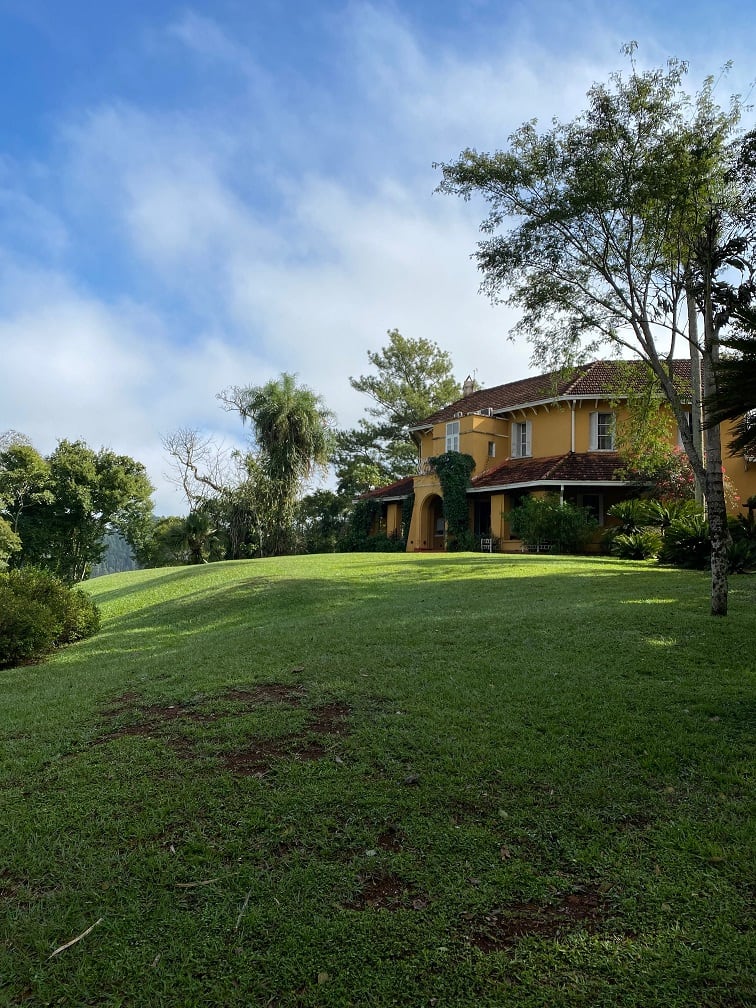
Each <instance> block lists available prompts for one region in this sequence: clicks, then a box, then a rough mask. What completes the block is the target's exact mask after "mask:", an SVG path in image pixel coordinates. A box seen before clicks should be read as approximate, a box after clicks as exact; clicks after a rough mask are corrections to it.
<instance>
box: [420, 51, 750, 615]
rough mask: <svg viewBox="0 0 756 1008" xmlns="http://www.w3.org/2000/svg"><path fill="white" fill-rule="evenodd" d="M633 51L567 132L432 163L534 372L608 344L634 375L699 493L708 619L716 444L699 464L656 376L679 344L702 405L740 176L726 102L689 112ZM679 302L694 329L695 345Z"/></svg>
mask: <svg viewBox="0 0 756 1008" xmlns="http://www.w3.org/2000/svg"><path fill="white" fill-rule="evenodd" d="M634 50H635V46H634V45H630V46H628V47H627V49H626V51H627V54H628V55H629V57H630V60H631V72H630V74H629V75H628V76H627V77H623V75H622V74H619V73H617V74H613V75H612V76H611V78H610V80H609V83H608V84H595V85H594V86H593V87H592V88H591V89H590V91H589V92H588V96H587V97H588V105H587V108H586V110H585V111H584V112H583V113H582V114H581V115H579V116H578V117H577V118H576V119H574V120H573V121H572V122H569V123H561V122H559V121H554V122H553V123H552V126H551V128H550V129H547V130H546V131H544V132H539V131H538V129H537V128H536V123H535V122H534V121H532V122H527V123H525V124H524V125H523V126H521V127H520V128H519V129H518V130H516V131H515V133H514V134H513V135H512V136H511V137H510V139H509V146H508V148H507V149H506V150H504V151H497V152H495V153H494V154H480V153H478V152H477V151H475V150H473V149H467V150H465V151H463V152H462V153H461V154H460V156H459V158H458V159H457V160H456V161H453V162H450V163H448V164H442V165H440V168H441V171H442V175H443V178H442V181H441V183H440V186H439V189H440V190H441V191H442V192H446V193H452V194H455V195H460V196H462V197H464V198H465V199H470V198H471V197H472V196H473V195H480V196H482V197H483V198H484V199H485V200H486V201H487V203H488V205H489V213H488V216H487V217H486V219H485V220H484V222H483V224H482V230H483V232H484V233H485V234H486V235H487V236H488V237H487V238H486V239H485V240H484V241H482V242H481V243H480V244H479V246H478V251H477V254H476V258H477V260H478V265H479V267H480V269H481V270H482V272H483V278H484V279H483V283H482V288H483V290H484V291H485V292H486V293H488V294H489V295H490V296H491V297H492V298H493V299H494V300H495V301H504V302H506V303H509V304H511V305H514V306H516V307H517V308H518V309H520V310H521V312H522V315H521V319H520V321H519V323H518V324H517V326H516V327H515V333H516V334H517V333H519V334H523V335H525V336H526V338H527V339H529V340H530V341H531V343H532V346H533V358H534V362H535V363H537V364H540V365H548V366H553V367H555V368H557V367H560V366H563V365H564V364H565V363H567V364H571V363H574V362H576V361H577V360H579V359H582V358H585V357H586V356H588V355H595V354H596V352H597V350H598V349H599V348H601V347H602V346H606V345H609V346H610V347H613V348H614V349H615V351H620V353H625V352H628V351H629V352H630V353H631V354H633V355H634V356H637V357H640V358H641V359H642V360H644V361H646V363H647V364H648V365H649V367H650V369H651V370H652V371H653V373H654V375H655V376H656V378H657V379H658V381H659V383H660V385H661V387H662V389H663V391H664V394H665V396H666V397H667V399H668V401H669V402H670V405H671V407H672V410H673V412H674V413H675V417H676V419H677V422H678V425H679V426H680V429H681V432H682V437H683V442H684V445H685V451H686V453H687V454H688V457H689V459H690V462H691V465H692V467H693V470H694V472H695V474H696V478H697V479H698V480H699V481H700V483H701V485H702V486H703V487H704V494H705V497H706V503H707V508H708V514H709V527H710V530H711V536H712V612H713V613H715V614H717V615H723V614H724V613H726V611H727V574H726V571H727V563H726V546H727V542H728V540H729V533H728V530H727V521H726V508H725V501H724V489H723V484H722V465H721V448H720V445H719V438H718V433H717V432H716V430H712V431H710V432H709V434H708V435H707V438H706V453H705V459H704V458H702V457H701V454H700V451H699V450H698V448H697V446H696V444H695V442H694V439H693V436H692V431H691V430H690V429H686V427H687V425H686V424H685V412H686V404H685V403H684V402H683V399H682V397H681V395H680V392H679V390H678V389H677V388H676V387H675V383H674V381H673V377H672V372H671V363H670V362H671V360H672V358H673V357H674V354H675V349H676V347H677V346H678V345H679V346H682V347H683V348H684V349H685V351H686V352H687V351H688V347H689V341H690V344H691V345H692V349H693V354H694V355H695V356H696V359H698V358H699V357H700V362H701V374H702V380H703V388H704V393H705V394H706V395H708V394H709V392H710V390H711V389H713V383H714V369H715V365H716V360H717V357H718V341H719V336H720V332H721V330H722V328H723V327H724V326H725V325H727V324H728V323H731V322H732V321H733V320H737V319H738V318H740V317H741V316H742V315H743V313H744V312H746V311H748V309H749V305H751V304H752V303H753V298H754V294H755V293H756V292H755V291H754V288H753V283H752V277H753V268H752V264H753V262H754V261H756V242H755V236H754V225H753V209H754V206H756V199H755V198H754V172H753V171H752V170H751V162H750V161H748V159H747V158H745V157H744V151H746V150H747V149H750V148H749V147H748V144H747V143H746V141H745V140H744V139H743V138H742V137H741V136H740V135H739V134H738V132H737V127H738V122H739V119H740V115H741V111H742V106H741V103H740V101H739V99H738V98H737V97H735V98H733V99H732V101H731V104H730V106H729V108H728V109H727V110H722V109H721V108H719V107H718V106H717V104H716V103H715V101H714V98H713V91H714V81H713V79H709V80H707V81H706V82H705V84H704V87H703V88H702V90H701V91H700V92H699V93H698V94H697V95H695V97H694V98H691V97H690V96H689V95H688V94H686V93H685V91H684V90H683V88H682V81H683V78H684V75H685V73H686V70H687V67H686V65H685V64H684V63H683V62H681V61H679V60H670V61H669V62H668V63H667V65H666V67H664V68H661V69H654V70H649V71H646V72H640V71H638V69H637V68H636V66H635V62H634ZM691 303H694V309H695V307H697V308H698V309H699V310H700V311H701V313H702V315H703V320H704V327H703V328H704V332H703V338H702V339H701V340H700V341H699V339H698V336H697V334H696V332H695V331H694V327H693V326H691V325H690V323H689V318H690V317H691V316H689V313H688V307H689V304H691ZM695 315H696V312H695V310H693V311H692V317H693V318H695Z"/></svg>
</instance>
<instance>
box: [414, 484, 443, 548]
mask: <svg viewBox="0 0 756 1008" xmlns="http://www.w3.org/2000/svg"><path fill="white" fill-rule="evenodd" d="M420 528H421V535H422V549H426V550H443V549H445V547H446V522H445V521H444V502H443V500H442V499H441V497H440V496H439V495H438V494H429V495H428V496H427V497H426V498H425V500H424V501H423V504H422V512H421V516H420Z"/></svg>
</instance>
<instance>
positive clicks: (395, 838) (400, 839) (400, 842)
mask: <svg viewBox="0 0 756 1008" xmlns="http://www.w3.org/2000/svg"><path fill="white" fill-rule="evenodd" d="M376 845H377V846H378V847H380V849H381V850H385V851H390V852H391V853H392V854H398V853H399V851H400V850H401V849H402V847H403V846H404V833H403V832H402V831H401V830H400V829H399V828H398V827H397V826H387V827H386V829H385V830H384V831H383V832H382V833H381V835H380V836H379V837H378V840H377V841H376Z"/></svg>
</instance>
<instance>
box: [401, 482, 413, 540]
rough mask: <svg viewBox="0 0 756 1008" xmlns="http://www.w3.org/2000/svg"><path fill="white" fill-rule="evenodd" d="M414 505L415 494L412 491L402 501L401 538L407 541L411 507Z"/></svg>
mask: <svg viewBox="0 0 756 1008" xmlns="http://www.w3.org/2000/svg"><path fill="white" fill-rule="evenodd" d="M414 506H415V495H414V494H413V493H412V494H410V495H409V496H408V497H405V498H404V500H403V501H402V539H404V541H405V542H406V541H407V538H408V536H409V530H410V523H411V522H412V509H413V508H414Z"/></svg>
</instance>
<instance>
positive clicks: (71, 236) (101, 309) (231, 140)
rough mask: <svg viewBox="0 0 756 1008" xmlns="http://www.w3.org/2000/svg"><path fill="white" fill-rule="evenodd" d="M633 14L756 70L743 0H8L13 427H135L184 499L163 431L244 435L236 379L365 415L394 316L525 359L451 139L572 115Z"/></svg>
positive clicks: (754, 27) (175, 505)
mask: <svg viewBox="0 0 756 1008" xmlns="http://www.w3.org/2000/svg"><path fill="white" fill-rule="evenodd" d="M631 39H635V40H637V42H638V43H639V51H638V61H639V63H640V64H641V65H642V66H643V65H648V66H655V65H660V64H661V63H663V62H664V61H665V60H666V59H667V58H668V57H670V56H677V57H680V58H682V59H685V60H688V61H689V62H690V76H689V84H690V89H691V90H695V87H696V86H697V85H698V83H700V81H701V79H702V78H703V76H704V75H706V74H708V73H714V74H717V73H718V72H719V69H720V67H721V66H722V65H723V64H724V63H725V62H726V61H727V60H733V61H734V66H733V69H732V71H731V72H730V74H729V76H728V78H727V79H726V80H725V81H724V82H723V83H722V84H721V85H720V88H721V95H722V99H723V101H726V99H727V97H728V96H729V94H730V93H731V92H747V91H748V88H749V86H750V82H751V80H752V78H753V77H754V75H756V65H755V64H754V60H753V52H754V51H756V10H754V8H753V7H752V5H751V4H747V3H740V2H739V3H734V2H730V0H723V2H720V3H718V4H716V5H714V4H711V3H700V2H698V0H693V2H688V3H682V2H678V0H670V2H666V3H662V2H659V3H655V2H649V0H646V2H639V3H619V2H604V3H600V2H596V3H591V2H584V0H578V2H561V3H560V2H553V0H548V2H547V0H533V2H529V3H528V2H503V0H467V2H457V0H447V2H445V3H437V2H436V3H430V2H424V0H407V2H399V0H397V2H394V3H387V2H381V0H375V2H372V3H365V2H349V0H347V2H341V0H300V2H296V3H295V2H292V0H289V2H284V0H279V2H274V0H214V2H212V3H211V2H207V0H200V2H197V3H194V4H192V3H188V4H186V3H173V2H170V0H153V2H150V3H147V2H142V0H131V2H129V3H125V2H114V3H103V2H102V0H0V74H2V81H1V82H0V84H1V85H2V86H0V362H1V363H0V432H2V431H3V430H6V429H8V428H13V429H15V430H19V431H22V432H24V433H25V434H27V435H29V436H30V437H31V438H32V440H33V442H34V444H35V445H36V446H37V447H38V448H39V449H40V450H41V451H43V452H49V451H51V450H52V449H53V448H54V447H55V443H56V441H57V440H58V439H60V438H64V437H66V438H83V439H84V440H86V441H87V442H88V443H89V444H90V445H92V446H93V447H95V448H98V447H100V446H101V445H104V446H107V447H109V448H112V449H113V450H115V451H118V452H123V453H125V454H129V455H132V456H133V457H135V458H137V459H139V460H140V461H142V462H144V463H145V465H146V466H147V468H148V471H149V473H150V476H151V478H152V480H153V482H154V483H155V484H156V486H157V487H158V492H157V494H156V498H155V500H156V507H157V510H158V512H159V513H181V512H182V511H183V510H184V503H183V501H182V499H181V497H180V495H179V493H178V492H177V491H175V490H174V489H173V488H172V486H171V485H170V483H169V482H168V481H167V480H166V478H165V475H164V474H165V473H166V472H167V470H168V464H167V460H166V459H165V457H164V454H163V451H162V447H161V441H162V438H163V437H164V436H165V435H167V434H169V433H170V432H172V431H175V430H177V429H179V428H190V427H191V428H197V429H199V430H202V431H203V432H204V433H206V434H208V435H214V436H217V437H218V438H221V439H223V440H224V441H225V442H226V444H227V445H229V446H232V445H235V444H243V442H244V432H243V431H242V429H241V425H240V423H239V422H238V419H237V418H235V417H234V416H233V415H230V414H227V413H224V412H223V411H222V410H221V409H220V407H219V403H218V402H217V400H216V398H215V396H216V393H217V392H219V391H220V390H221V389H223V388H226V387H228V386H229V385H234V384H237V385H245V384H260V383H262V382H264V381H267V380H268V378H270V377H273V376H275V375H277V374H279V373H280V372H282V371H293V372H296V373H297V374H298V375H299V378H300V380H301V381H302V382H303V383H305V384H307V385H309V386H310V387H311V388H313V389H314V390H315V391H317V392H319V393H320V394H322V395H323V397H324V398H325V400H326V402H327V404H328V405H329V406H330V408H331V409H333V410H334V411H335V412H336V414H337V416H338V421H339V424H340V425H341V426H349V425H352V424H354V423H355V422H356V420H357V419H358V417H359V416H360V415H361V414H362V413H363V411H364V408H365V406H366V405H367V403H366V401H365V399H364V397H362V396H360V395H359V394H358V393H356V392H354V391H353V390H352V389H351V387H350V385H349V380H348V379H349V376H350V375H359V374H361V373H364V372H365V371H366V370H367V369H368V367H369V364H368V360H367V351H368V350H377V349H378V348H379V347H381V346H382V345H383V344H384V343H385V342H386V331H387V330H388V329H391V328H398V329H399V330H400V331H401V332H402V333H404V334H405V335H407V336H413V337H420V336H424V337H427V338H430V339H433V340H435V341H436V342H437V343H439V345H440V346H441V347H443V348H444V349H446V350H448V351H449V352H450V353H451V355H452V358H453V360H454V363H455V371H456V374H457V376H458V377H459V378H460V379H462V378H464V376H465V375H466V374H467V373H468V372H471V371H475V372H476V373H477V376H478V378H479V380H481V381H482V382H483V383H485V384H488V385H492V384H497V383H499V382H502V381H508V380H512V379H515V378H519V377H523V376H524V375H526V374H527V373H529V371H530V368H529V352H528V348H527V347H526V346H521V345H513V344H512V343H510V342H509V341H508V340H507V338H506V337H507V332H508V330H509V328H510V326H511V325H512V324H513V322H514V321H515V319H514V318H513V317H512V315H511V314H510V313H509V311H508V310H505V309H503V308H501V307H493V306H491V305H490V304H489V303H488V302H487V301H486V300H485V298H483V297H482V296H481V295H479V294H478V293H477V289H478V276H477V274H476V271H475V268H474V265H473V264H472V262H471V261H470V254H471V253H472V252H473V250H474V248H475V243H476V241H477V238H478V224H479V222H480V218H481V216H482V208H481V206H479V205H477V206H476V205H475V204H464V203H462V202H457V201H455V200H452V199H450V198H449V197H442V196H440V195H436V194H434V188H435V186H436V184H437V182H438V173H437V172H436V171H434V169H433V168H432V164H433V162H434V161H444V160H450V159H452V158H453V157H454V156H455V155H456V154H457V153H458V152H459V151H460V150H461V149H462V148H464V147H467V146H474V147H477V148H478V149H481V150H489V149H494V148H497V147H501V146H504V145H505V143H506V138H507V136H508V135H509V133H510V132H511V131H512V130H513V129H514V128H516V127H517V126H518V125H519V124H520V123H521V122H523V121H524V120H526V119H530V118H532V117H538V118H539V119H541V120H542V121H548V120H549V119H550V118H551V116H553V115H556V116H558V117H560V118H571V117H572V116H574V115H575V114H576V113H577V112H579V111H580V109H581V108H582V107H583V105H584V97H585V92H586V90H587V89H588V87H590V85H591V83H592V82H594V81H596V80H605V79H606V78H607V76H608V75H609V73H611V72H612V71H613V70H616V69H622V68H623V67H624V59H623V57H622V56H621V54H620V47H621V46H622V44H623V43H625V42H628V41H629V40H631Z"/></svg>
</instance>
